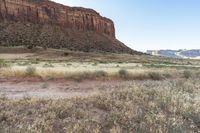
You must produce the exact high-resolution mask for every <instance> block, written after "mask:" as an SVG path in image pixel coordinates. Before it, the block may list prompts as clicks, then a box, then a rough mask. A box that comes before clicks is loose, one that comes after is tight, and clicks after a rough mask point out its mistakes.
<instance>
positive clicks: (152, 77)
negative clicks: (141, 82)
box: [148, 72, 163, 80]
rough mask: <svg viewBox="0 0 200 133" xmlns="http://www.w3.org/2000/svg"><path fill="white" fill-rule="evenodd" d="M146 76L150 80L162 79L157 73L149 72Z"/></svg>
mask: <svg viewBox="0 0 200 133" xmlns="http://www.w3.org/2000/svg"><path fill="white" fill-rule="evenodd" d="M148 76H149V78H150V79H152V80H161V79H163V77H162V75H161V74H160V73H157V72H150V73H148Z"/></svg>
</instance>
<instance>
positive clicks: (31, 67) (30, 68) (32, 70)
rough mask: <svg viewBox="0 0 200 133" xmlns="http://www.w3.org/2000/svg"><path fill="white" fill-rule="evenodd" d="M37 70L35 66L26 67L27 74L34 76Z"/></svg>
mask: <svg viewBox="0 0 200 133" xmlns="http://www.w3.org/2000/svg"><path fill="white" fill-rule="evenodd" d="M35 72H36V68H35V67H33V66H28V67H27V68H26V75H29V76H33V75H35Z"/></svg>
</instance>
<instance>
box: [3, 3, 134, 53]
mask: <svg viewBox="0 0 200 133" xmlns="http://www.w3.org/2000/svg"><path fill="white" fill-rule="evenodd" d="M21 45H23V46H26V47H29V48H32V47H36V46H39V47H44V48H66V49H69V50H74V51H84V52H98V51H100V52H101V51H102V52H113V53H130V54H135V53H137V52H135V51H134V50H132V49H130V48H128V47H127V46H125V45H124V44H123V43H121V42H120V41H118V40H117V39H116V38H115V27H114V23H113V22H112V20H110V19H108V18H105V17H102V16H100V14H99V13H97V12H96V11H94V10H92V9H86V8H82V7H69V6H64V5H62V4H58V3H55V2H52V1H48V0H0V46H6V47H10V46H21Z"/></svg>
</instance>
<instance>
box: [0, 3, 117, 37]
mask: <svg viewBox="0 0 200 133" xmlns="http://www.w3.org/2000/svg"><path fill="white" fill-rule="evenodd" d="M0 19H9V20H13V21H22V22H24V21H28V22H33V23H48V24H57V25H59V26H61V27H62V28H76V29H78V30H90V31H95V32H98V33H104V34H106V35H109V36H111V37H115V28H114V24H113V22H112V21H111V20H110V19H108V18H105V17H101V16H100V15H99V13H97V12H96V11H94V10H92V9H85V8H81V7H69V6H64V5H61V4H57V3H54V2H51V1H48V0H0Z"/></svg>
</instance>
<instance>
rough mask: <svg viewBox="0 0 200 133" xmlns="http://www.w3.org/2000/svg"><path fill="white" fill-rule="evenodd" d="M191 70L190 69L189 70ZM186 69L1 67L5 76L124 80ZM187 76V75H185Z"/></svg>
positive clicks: (154, 77) (174, 73)
mask: <svg viewBox="0 0 200 133" xmlns="http://www.w3.org/2000/svg"><path fill="white" fill-rule="evenodd" d="M188 71H189V70H188ZM185 72H186V71H183V70H182V69H181V70H178V69H175V68H159V69H158V68H146V67H142V66H139V67H138V66H135V64H134V66H129V65H127V66H123V65H121V66H119V65H116V64H114V65H113V64H112V65H109V64H108V65H107V64H106V65H105V64H104V65H102V64H99V65H98V66H94V65H92V64H84V65H80V64H78V63H77V64H76V63H75V64H71V65H63V66H61V65H59V66H58V65H57V64H50V65H49V64H48V65H46V64H45V67H44V65H43V64H41V65H40V66H39V65H22V66H21V65H14V66H11V67H3V68H1V69H0V74H1V75H2V76H4V77H27V76H29V77H30V76H34V77H39V78H42V79H58V78H65V79H73V80H78V81H79V80H80V81H81V80H84V79H93V80H97V79H106V80H107V79H108V80H109V79H124V80H131V79H135V80H146V79H152V80H162V79H166V78H178V77H179V78H180V77H184V76H182V75H183V74H186V73H185ZM185 78H187V77H186V75H185Z"/></svg>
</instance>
